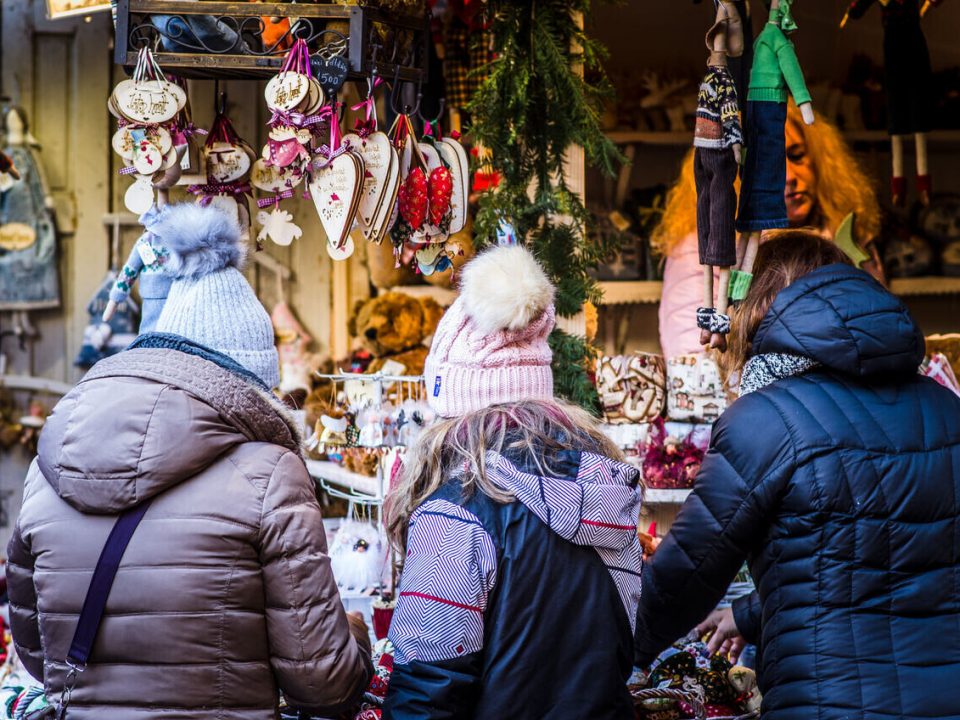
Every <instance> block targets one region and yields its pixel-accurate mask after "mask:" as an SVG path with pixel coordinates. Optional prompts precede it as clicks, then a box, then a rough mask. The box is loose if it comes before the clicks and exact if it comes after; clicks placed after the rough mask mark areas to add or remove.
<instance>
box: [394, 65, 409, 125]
mask: <svg viewBox="0 0 960 720" xmlns="http://www.w3.org/2000/svg"><path fill="white" fill-rule="evenodd" d="M399 99H400V66H399V65H397V66H396V72H395V73H394V76H393V87H392V88H391V89H390V109H391V110H393V114H394V115H405V114H406V113H404V112H403V109H402V108H400V106H399V104H398V101H399ZM407 109H408V110H409V108H407Z"/></svg>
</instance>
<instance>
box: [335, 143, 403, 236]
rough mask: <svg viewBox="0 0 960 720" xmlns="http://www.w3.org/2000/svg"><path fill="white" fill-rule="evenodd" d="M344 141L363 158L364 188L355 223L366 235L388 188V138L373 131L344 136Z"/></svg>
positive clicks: (389, 157) (389, 156)
mask: <svg viewBox="0 0 960 720" xmlns="http://www.w3.org/2000/svg"><path fill="white" fill-rule="evenodd" d="M343 141H344V142H347V143H350V147H351V148H352V149H353V150H354V152H356V153H357V154H358V155H359V156H360V158H361V159H362V160H363V189H362V190H361V192H360V207H359V209H358V211H357V224H358V225H359V226H360V229H361V230H362V231H363V233H364V236H367V235H368V234H369V230H370V227H371V226H372V225H373V221H374V220H375V219H376V216H377V212H378V211H379V210H380V206H381V204H382V203H383V196H384V194H385V192H386V191H387V190H388V188H387V179H388V177H389V175H390V163H391V162H392V157H391V152H390V151H391V147H390V138H388V137H387V136H386V134H385V133H382V132H375V133H371V134H370V135H369V136H367V137H365V138H361V137H360V136H359V135H354V134H350V135H345V136H344V138H343Z"/></svg>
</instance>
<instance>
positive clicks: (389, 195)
mask: <svg viewBox="0 0 960 720" xmlns="http://www.w3.org/2000/svg"><path fill="white" fill-rule="evenodd" d="M399 194H400V158H399V157H398V155H397V150H396V148H394V147H393V145H391V146H390V174H389V175H388V176H387V181H386V187H385V189H384V194H383V202H382V203H381V204H380V207H379V209H378V210H377V215H376V217H375V218H374V221H373V223H372V224H371V226H370V235H368V236H367V239H368V240H371V241H373V242H376V243H377V244H379V243H382V242H383V239H384V238H385V237H386V236H387V233H389V232H390V229H391V228H392V227H393V224H394V223H395V222H396V217H397V215H396V208H397V197H398V196H399Z"/></svg>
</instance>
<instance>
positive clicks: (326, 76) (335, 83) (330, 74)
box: [310, 55, 350, 95]
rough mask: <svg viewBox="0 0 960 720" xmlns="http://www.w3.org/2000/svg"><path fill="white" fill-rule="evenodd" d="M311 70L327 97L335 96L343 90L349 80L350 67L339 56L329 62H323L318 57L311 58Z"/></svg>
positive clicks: (343, 58)
mask: <svg viewBox="0 0 960 720" xmlns="http://www.w3.org/2000/svg"><path fill="white" fill-rule="evenodd" d="M310 69H311V70H312V71H313V77H315V78H316V79H317V82H319V83H320V87H322V88H323V91H324V92H325V93H326V94H327V95H333V94H334V93H336V92H337V90H339V89H340V88H341V86H342V85H343V83H344V81H345V80H346V79H347V73H348V72H349V71H350V66H349V64H348V63H347V59H346V58H345V57H343V56H342V55H337V56H336V57H332V58H330V59H329V60H323V59H321V58H318V57H314V58H310Z"/></svg>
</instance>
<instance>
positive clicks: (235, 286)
mask: <svg viewBox="0 0 960 720" xmlns="http://www.w3.org/2000/svg"><path fill="white" fill-rule="evenodd" d="M152 231H153V232H155V233H156V234H157V235H158V236H159V237H160V238H161V240H162V242H163V244H164V247H166V248H167V249H168V250H169V251H170V257H169V259H168V261H167V264H166V266H165V267H166V272H167V273H169V274H170V275H173V276H174V281H173V284H172V285H171V286H170V293H169V294H168V295H167V299H166V302H165V303H164V305H163V311H162V312H161V313H160V318H159V319H158V320H157V324H156V327H155V328H154V329H155V330H156V331H157V332H163V333H172V334H174V335H180V336H181V337H185V338H187V339H188V340H192V341H193V342H195V343H198V344H200V345H203V346H204V347H207V348H210V349H211V350H216V351H217V352H221V353H223V354H224V355H227V356H229V357H231V358H233V359H234V360H236V361H237V362H238V363H240V364H241V365H243V367H245V368H246V369H247V370H249V371H250V372H252V373H253V374H254V375H256V376H257V377H259V378H260V379H261V380H262V381H263V383H264V384H265V385H266V386H267V387H269V388H273V387H276V386H277V385H278V384H279V383H280V360H279V358H278V356H277V349H276V347H275V346H274V336H273V324H272V323H271V322H270V316H269V315H268V314H267V311H266V310H265V309H264V307H263V305H261V304H260V301H259V300H258V299H257V295H256V293H254V291H253V288H251V287H250V283H248V282H247V279H246V278H245V277H244V276H243V273H241V272H240V270H239V268H240V267H242V265H243V260H244V256H245V254H246V253H245V248H244V246H243V243H242V241H241V239H240V225H239V223H238V222H237V219H236V216H235V215H231V214H230V213H228V212H225V211H224V210H223V209H222V208H221V207H219V206H217V205H216V204H211V205H209V206H206V207H204V206H202V205H195V204H192V203H181V204H179V205H172V206H169V208H168V209H167V211H166V212H165V213H164V214H163V218H162V224H158V225H157V226H156V227H154V228H152Z"/></svg>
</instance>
